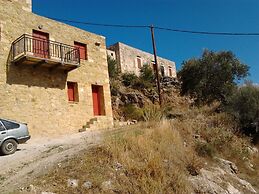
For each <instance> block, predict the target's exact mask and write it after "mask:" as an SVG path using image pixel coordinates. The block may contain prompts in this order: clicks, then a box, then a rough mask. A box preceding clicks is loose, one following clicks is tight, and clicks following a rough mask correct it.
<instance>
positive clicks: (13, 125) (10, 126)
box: [1, 119, 20, 130]
mask: <svg viewBox="0 0 259 194" xmlns="http://www.w3.org/2000/svg"><path fill="white" fill-rule="evenodd" d="M1 121H2V123H3V124H4V126H5V128H6V129H7V130H9V129H16V128H19V127H20V125H19V124H17V123H13V122H10V121H6V120H2V119H1Z"/></svg>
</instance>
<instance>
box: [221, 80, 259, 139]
mask: <svg viewBox="0 0 259 194" xmlns="http://www.w3.org/2000/svg"><path fill="white" fill-rule="evenodd" d="M225 110H226V111H227V112H229V113H230V114H232V115H233V116H234V117H235V118H236V119H237V121H238V122H239V125H240V127H241V128H242V129H243V131H244V132H245V133H246V134H253V135H254V134H256V133H257V134H258V133H259V131H258V130H259V87H257V86H254V85H253V84H251V83H247V84H246V85H245V86H242V87H239V88H238V89H237V91H236V92H235V93H233V95H232V96H230V97H229V99H228V103H227V104H226V105H225Z"/></svg>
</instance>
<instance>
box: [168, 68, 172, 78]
mask: <svg viewBox="0 0 259 194" xmlns="http://www.w3.org/2000/svg"><path fill="white" fill-rule="evenodd" d="M168 71H169V76H170V77H172V76H173V73H172V67H169V69H168Z"/></svg>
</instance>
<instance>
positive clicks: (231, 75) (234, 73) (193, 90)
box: [178, 50, 249, 104]
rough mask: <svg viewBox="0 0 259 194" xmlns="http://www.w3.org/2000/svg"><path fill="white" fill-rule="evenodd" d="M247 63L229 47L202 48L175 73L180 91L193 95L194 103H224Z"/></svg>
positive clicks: (246, 68)
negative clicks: (215, 50) (227, 49)
mask: <svg viewBox="0 0 259 194" xmlns="http://www.w3.org/2000/svg"><path fill="white" fill-rule="evenodd" d="M248 70H249V67H248V66H247V65H245V64H243V63H241V62H240V61H239V59H237V58H236V56H235V55H234V54H233V53H232V52H230V51H221V52H213V51H209V50H205V51H204V52H203V54H202V57H201V58H199V59H190V60H188V61H185V62H183V66H182V69H181V70H180V72H179V73H178V76H179V79H180V81H181V82H182V88H181V89H182V90H181V92H182V94H183V95H186V94H188V95H190V96H191V97H193V98H194V99H195V101H196V103H197V104H210V103H212V102H213V101H220V102H223V103H225V102H226V98H227V97H228V96H230V95H231V94H232V93H233V91H234V90H235V88H236V86H237V81H239V80H241V79H242V78H244V77H246V76H247V75H248Z"/></svg>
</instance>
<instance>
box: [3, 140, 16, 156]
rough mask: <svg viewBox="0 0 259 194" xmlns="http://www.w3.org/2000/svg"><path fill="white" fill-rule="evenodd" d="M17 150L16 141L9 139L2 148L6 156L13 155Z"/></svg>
mask: <svg viewBox="0 0 259 194" xmlns="http://www.w3.org/2000/svg"><path fill="white" fill-rule="evenodd" d="M16 150H17V143H16V141H15V140H14V139H7V140H5V141H4V143H3V144H2V146H1V151H2V153H3V154H4V155H8V154H13V153H14V152H15V151H16Z"/></svg>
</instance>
